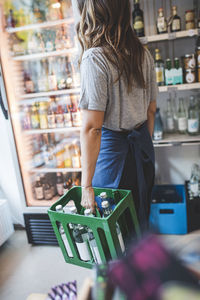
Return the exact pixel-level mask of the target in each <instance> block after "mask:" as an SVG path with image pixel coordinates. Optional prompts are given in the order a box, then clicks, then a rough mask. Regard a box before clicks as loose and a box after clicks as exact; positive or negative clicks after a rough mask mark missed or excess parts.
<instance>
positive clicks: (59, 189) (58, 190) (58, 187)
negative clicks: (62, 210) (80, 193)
mask: <svg viewBox="0 0 200 300" xmlns="http://www.w3.org/2000/svg"><path fill="white" fill-rule="evenodd" d="M56 188H57V193H58V195H59V196H62V195H63V183H57V184H56Z"/></svg>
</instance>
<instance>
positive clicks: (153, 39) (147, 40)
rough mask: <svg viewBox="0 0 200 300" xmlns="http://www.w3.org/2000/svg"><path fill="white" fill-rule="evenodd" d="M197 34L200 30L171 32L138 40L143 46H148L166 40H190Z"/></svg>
mask: <svg viewBox="0 0 200 300" xmlns="http://www.w3.org/2000/svg"><path fill="white" fill-rule="evenodd" d="M199 32H200V30H199V29H197V28H196V29H190V30H183V31H179V32H173V33H164V34H155V35H150V36H145V37H141V38H140V40H141V42H142V43H143V44H148V43H153V42H162V41H167V40H175V39H181V38H190V37H194V36H197V35H198V34H199Z"/></svg>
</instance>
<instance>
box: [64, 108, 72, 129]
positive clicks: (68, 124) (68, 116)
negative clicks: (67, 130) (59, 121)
mask: <svg viewBox="0 0 200 300" xmlns="http://www.w3.org/2000/svg"><path fill="white" fill-rule="evenodd" d="M64 122H65V127H72V120H71V113H70V112H68V113H65V114H64Z"/></svg>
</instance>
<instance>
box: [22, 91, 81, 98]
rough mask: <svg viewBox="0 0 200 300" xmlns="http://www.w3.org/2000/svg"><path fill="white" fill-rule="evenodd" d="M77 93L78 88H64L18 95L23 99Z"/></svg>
mask: <svg viewBox="0 0 200 300" xmlns="http://www.w3.org/2000/svg"><path fill="white" fill-rule="evenodd" d="M79 93H80V88H73V89H65V90H58V91H49V92H41V93H31V94H24V95H22V96H20V99H22V100H23V99H32V98H42V97H51V96H60V95H69V94H79Z"/></svg>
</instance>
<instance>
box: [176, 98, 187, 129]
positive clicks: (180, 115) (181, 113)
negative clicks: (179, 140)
mask: <svg viewBox="0 0 200 300" xmlns="http://www.w3.org/2000/svg"><path fill="white" fill-rule="evenodd" d="M177 125H178V132H179V133H186V131H187V113H186V110H185V107H184V104H183V98H179V104H178V112H177Z"/></svg>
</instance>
